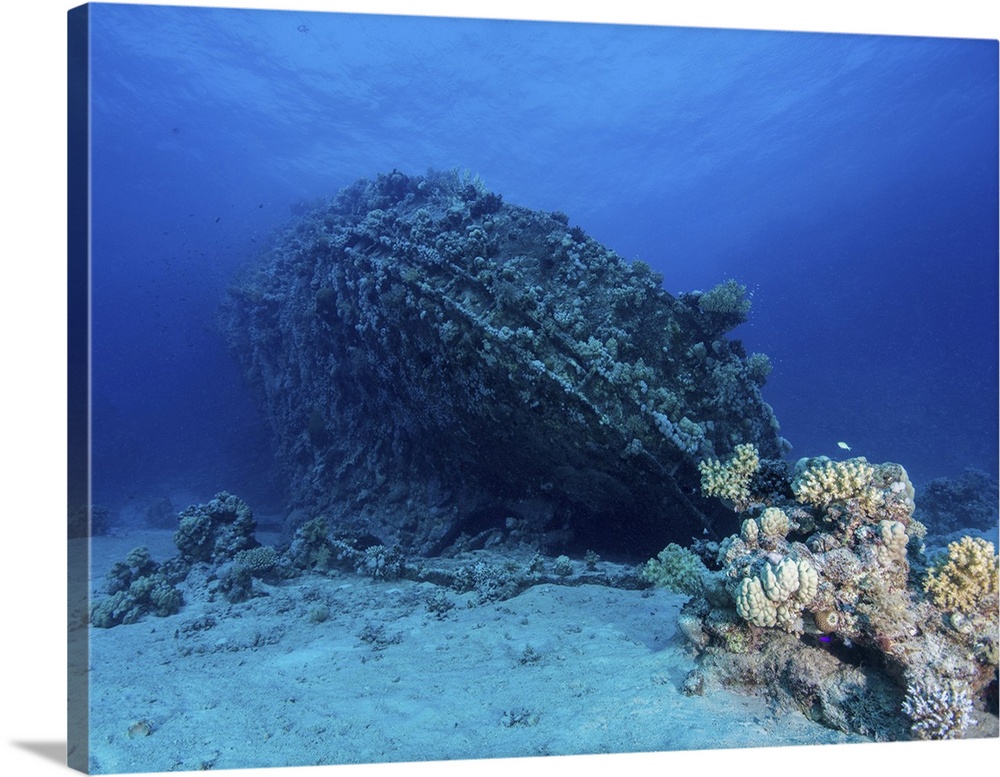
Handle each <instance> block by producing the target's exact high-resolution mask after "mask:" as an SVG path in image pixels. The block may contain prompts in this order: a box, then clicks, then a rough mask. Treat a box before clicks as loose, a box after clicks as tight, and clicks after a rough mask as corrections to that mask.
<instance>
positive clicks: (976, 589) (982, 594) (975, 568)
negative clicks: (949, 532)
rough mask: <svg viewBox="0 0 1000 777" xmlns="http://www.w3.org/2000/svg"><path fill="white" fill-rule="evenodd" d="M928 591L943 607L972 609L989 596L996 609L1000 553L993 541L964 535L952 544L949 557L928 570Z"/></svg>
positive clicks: (960, 609)
mask: <svg viewBox="0 0 1000 777" xmlns="http://www.w3.org/2000/svg"><path fill="white" fill-rule="evenodd" d="M924 591H926V592H927V593H928V594H930V597H931V599H932V600H933V602H934V604H936V605H937V606H938V607H940V608H941V609H942V610H949V611H954V610H958V611H960V612H964V613H970V612H973V611H974V610H976V609H977V608H978V606H979V604H980V602H981V601H983V600H985V599H987V598H988V599H989V600H990V602H991V605H992V607H993V609H994V610H995V609H996V606H997V605H996V595H997V556H996V555H995V554H994V550H993V543H992V542H987V541H986V540H983V539H980V538H978V537H968V536H966V537H962V539H961V540H959V541H957V542H953V543H951V544H950V545H948V557H947V559H945V560H943V561H942V562H941V563H939V564H937V565H935V566H934V567H932V568H931V569H930V570H929V571H928V572H927V577H926V578H925V579H924Z"/></svg>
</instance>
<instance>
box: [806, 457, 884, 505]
mask: <svg viewBox="0 0 1000 777" xmlns="http://www.w3.org/2000/svg"><path fill="white" fill-rule="evenodd" d="M796 470H797V474H796V477H795V479H794V480H793V481H792V492H793V493H794V494H795V498H796V499H797V500H798V501H799V502H801V503H803V504H810V505H812V506H814V507H821V508H825V507H829V505H830V504H831V503H833V502H839V501H843V500H847V499H856V500H858V505H859V507H860V508H861V510H862V511H863V512H864V513H865V514H870V513H872V512H873V511H874V509H875V508H877V507H878V491H877V490H876V489H875V488H874V487H873V485H872V480H873V478H874V476H875V468H874V467H872V465H871V464H869V463H868V462H867V461H866V460H865V459H864V458H860V457H859V458H856V459H848V460H847V461H831V460H830V459H827V458H823V457H820V458H819V459H803V460H801V461H800V462H799V465H798V466H797V467H796Z"/></svg>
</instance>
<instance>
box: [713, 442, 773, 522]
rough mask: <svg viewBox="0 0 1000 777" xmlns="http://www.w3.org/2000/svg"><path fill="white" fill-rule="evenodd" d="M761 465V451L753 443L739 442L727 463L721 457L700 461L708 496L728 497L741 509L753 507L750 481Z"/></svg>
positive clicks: (740, 510)
mask: <svg viewBox="0 0 1000 777" xmlns="http://www.w3.org/2000/svg"><path fill="white" fill-rule="evenodd" d="M759 468H760V454H758V452H757V448H756V446H754V445H753V444H751V443H744V444H743V445H737V446H736V448H735V451H734V453H733V456H732V458H730V460H729V461H727V462H726V463H725V464H723V463H722V462H721V461H719V460H717V459H706V460H705V461H702V462H699V464H698V470H699V471H700V472H701V491H702V493H703V494H704V495H705V496H715V497H718V498H719V499H728V500H729V501H731V502H732V503H733V506H734V507H735V509H736V511H737V512H743V511H744V510H747V509H748V508H749V507H750V504H751V502H752V499H751V496H750V481H751V480H752V479H753V476H754V474H756V472H757V470H758V469H759Z"/></svg>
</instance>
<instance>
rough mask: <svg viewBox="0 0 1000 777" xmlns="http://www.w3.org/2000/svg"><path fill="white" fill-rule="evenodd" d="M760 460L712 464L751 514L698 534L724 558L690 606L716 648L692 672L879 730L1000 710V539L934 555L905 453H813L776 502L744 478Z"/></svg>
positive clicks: (714, 480)
mask: <svg viewBox="0 0 1000 777" xmlns="http://www.w3.org/2000/svg"><path fill="white" fill-rule="evenodd" d="M756 466H757V464H756V462H755V461H754V457H753V456H752V455H751V452H750V451H749V450H748V449H747V448H741V449H740V450H738V451H737V452H736V454H735V455H734V456H733V457H732V458H731V460H730V461H729V462H728V463H722V462H718V461H710V462H707V463H706V464H705V465H703V467H702V475H703V478H702V487H703V490H704V491H705V493H707V494H712V495H716V496H725V497H727V498H730V499H731V500H733V501H736V502H740V504H741V506H742V509H743V510H744V515H745V516H746V517H745V519H744V520H743V524H742V527H741V530H740V532H739V534H735V535H733V536H730V537H728V538H726V539H725V540H723V541H722V542H721V543H712V542H704V543H699V544H698V550H699V551H700V554H701V556H702V558H703V559H704V560H705V561H706V562H707V564H708V566H709V567H710V568H711V570H712V571H709V572H707V573H706V574H705V575H704V580H703V586H702V587H701V589H700V591H697V592H696V595H695V596H694V597H693V598H692V599H691V600H689V601H688V603H687V604H686V605H685V607H684V609H683V611H682V614H681V616H680V627H681V630H682V632H683V633H684V634H685V635H686V637H687V638H688V639H689V640H690V642H691V643H692V644H693V645H694V646H695V648H696V650H697V652H698V654H699V658H700V666H699V668H698V669H697V670H695V674H696V675H697V678H695V679H692V680H691V681H690V682H688V683H687V684H686V685H687V686H691V687H694V686H697V687H702V686H703V685H704V683H705V682H706V681H708V682H712V681H715V682H718V683H721V684H723V685H725V686H729V687H735V688H740V689H744V690H745V689H747V688H750V689H759V690H761V691H763V692H766V693H771V694H774V695H776V696H778V697H782V698H784V699H785V700H787V701H790V702H791V703H793V704H795V705H796V706H798V707H799V708H800V709H802V710H803V711H804V712H805V714H807V715H808V716H810V717H811V718H813V719H815V720H817V721H820V722H822V723H824V724H826V725H828V726H830V727H833V728H836V729H839V730H842V731H846V732H856V733H861V734H864V735H867V736H871V737H873V738H876V739H892V740H897V739H906V738H909V737H914V738H921V739H950V738H956V737H961V736H965V735H968V733H969V731H968V730H969V729H970V727H975V726H976V721H977V719H978V718H981V717H982V715H983V713H985V712H991V713H993V715H995V714H996V712H997V710H996V693H997V654H998V648H997V643H998V634H997V630H998V625H997V557H996V555H995V552H994V548H993V546H992V544H991V543H988V542H986V541H984V540H981V539H976V538H971V537H966V538H964V539H962V540H961V541H958V542H955V543H952V544H951V545H950V546H949V549H948V553H947V556H946V557H942V558H940V559H938V560H937V561H936V562H935V563H933V564H932V565H931V566H930V568H928V567H927V565H926V564H925V563H924V559H923V543H922V538H923V536H924V527H923V526H922V524H920V523H919V522H918V521H916V520H914V519H913V518H912V513H913V509H914V491H913V488H912V486H911V485H910V481H909V479H908V478H907V475H906V471H905V470H904V469H903V468H902V467H901V466H899V465H898V464H878V465H872V464H869V463H868V462H867V461H866V460H865V459H863V458H855V459H850V460H847V461H839V462H834V461H831V460H829V459H826V458H823V457H821V458H815V459H802V460H800V461H799V462H798V464H797V466H796V468H795V471H794V473H790V475H789V480H788V482H787V483H786V484H785V487H784V488H782V489H779V493H775V494H772V495H770V497H766V498H764V499H763V502H759V501H756V497H755V496H753V495H750V494H748V493H747V491H746V490H745V488H743V486H745V484H746V483H748V482H750V476H751V475H752V470H753V468H754V467H756ZM911 561H912V562H913V563H912V564H911ZM974 733H975V732H974ZM983 733H986V734H988V733H990V732H983ZM993 733H994V734H995V732H993ZM980 735H983V734H982V733H981V734H980Z"/></svg>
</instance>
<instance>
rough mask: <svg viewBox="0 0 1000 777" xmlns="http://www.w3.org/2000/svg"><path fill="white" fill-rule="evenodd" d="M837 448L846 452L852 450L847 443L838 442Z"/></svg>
mask: <svg viewBox="0 0 1000 777" xmlns="http://www.w3.org/2000/svg"><path fill="white" fill-rule="evenodd" d="M837 447H838V448H841V449H843V450H845V451H849V450H850V449H851V446H850V445H848V444H847V443H846V442H838V443H837Z"/></svg>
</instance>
